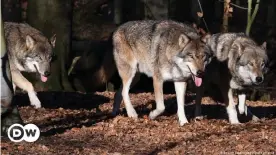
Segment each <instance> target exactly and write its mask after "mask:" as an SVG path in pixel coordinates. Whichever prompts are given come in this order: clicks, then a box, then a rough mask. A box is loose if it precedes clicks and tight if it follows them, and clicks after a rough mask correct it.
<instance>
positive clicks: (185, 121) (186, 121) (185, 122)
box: [179, 119, 189, 126]
mask: <svg viewBox="0 0 276 155" xmlns="http://www.w3.org/2000/svg"><path fill="white" fill-rule="evenodd" d="M188 123H189V122H188V120H187V119H183V120H179V125H180V126H183V125H185V124H188Z"/></svg>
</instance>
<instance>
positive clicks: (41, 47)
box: [4, 22, 56, 108]
mask: <svg viewBox="0 0 276 155" xmlns="http://www.w3.org/2000/svg"><path fill="white" fill-rule="evenodd" d="M4 33H5V39H6V44H7V50H8V51H7V52H8V57H9V62H10V69H11V76H12V81H13V86H14V89H15V88H16V86H17V87H19V88H21V89H23V90H24V91H27V93H28V96H29V99H30V103H31V105H33V106H35V108H40V107H41V103H40V101H39V99H38V98H37V95H36V92H35V90H34V87H33V85H32V83H30V82H29V81H28V80H27V79H26V78H25V77H24V76H23V75H22V74H21V72H37V73H38V74H39V75H40V79H41V81H42V82H46V81H47V80H48V76H49V75H50V64H51V59H52V56H53V52H52V51H53V48H54V46H55V41H56V37H55V35H54V36H53V37H52V38H51V39H50V40H48V39H47V38H46V37H45V36H44V35H43V34H42V33H41V32H40V31H38V30H37V29H35V28H33V27H31V26H30V25H28V24H23V23H13V22H5V23H4Z"/></svg>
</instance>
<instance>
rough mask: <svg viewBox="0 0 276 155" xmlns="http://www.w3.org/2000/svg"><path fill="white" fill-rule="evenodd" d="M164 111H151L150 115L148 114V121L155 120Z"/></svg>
mask: <svg viewBox="0 0 276 155" xmlns="http://www.w3.org/2000/svg"><path fill="white" fill-rule="evenodd" d="M164 110H165V109H164ZM164 110H163V109H162V110H158V109H155V110H153V111H151V112H150V114H149V118H150V119H155V118H156V117H157V116H159V115H160V114H162V113H163V112H164Z"/></svg>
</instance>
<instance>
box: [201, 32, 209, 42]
mask: <svg viewBox="0 0 276 155" xmlns="http://www.w3.org/2000/svg"><path fill="white" fill-rule="evenodd" d="M210 38H211V34H210V33H206V34H205V35H204V36H202V37H201V41H202V42H204V43H205V44H206V43H207V42H208V40H209V39H210Z"/></svg>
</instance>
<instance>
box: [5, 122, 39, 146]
mask: <svg viewBox="0 0 276 155" xmlns="http://www.w3.org/2000/svg"><path fill="white" fill-rule="evenodd" d="M39 136H40V130H39V128H38V127H37V126H36V125H34V124H27V125H25V126H24V127H23V126H22V125H20V124H13V125H12V126H10V127H9V129H8V137H9V139H10V140H11V141H13V142H21V141H22V140H25V141H26V142H35V141H36V140H38V138H39Z"/></svg>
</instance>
